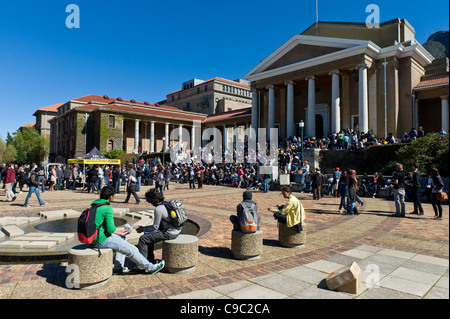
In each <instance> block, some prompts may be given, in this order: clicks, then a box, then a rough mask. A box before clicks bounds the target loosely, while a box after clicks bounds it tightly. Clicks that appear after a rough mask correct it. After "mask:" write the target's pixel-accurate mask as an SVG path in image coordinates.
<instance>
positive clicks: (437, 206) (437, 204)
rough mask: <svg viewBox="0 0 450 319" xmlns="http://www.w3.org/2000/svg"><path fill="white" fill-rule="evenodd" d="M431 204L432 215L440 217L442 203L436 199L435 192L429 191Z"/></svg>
mask: <svg viewBox="0 0 450 319" xmlns="http://www.w3.org/2000/svg"><path fill="white" fill-rule="evenodd" d="M431 206H433V210H434V216H436V217H442V205H441V202H440V201H438V200H437V193H431Z"/></svg>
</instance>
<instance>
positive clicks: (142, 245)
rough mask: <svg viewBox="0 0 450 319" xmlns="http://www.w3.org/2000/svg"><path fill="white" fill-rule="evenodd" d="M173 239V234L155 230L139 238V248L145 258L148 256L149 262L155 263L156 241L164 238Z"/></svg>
mask: <svg viewBox="0 0 450 319" xmlns="http://www.w3.org/2000/svg"><path fill="white" fill-rule="evenodd" d="M168 239H173V238H171V236H170V235H169V234H168V233H166V232H162V231H155V232H151V233H144V234H143V235H142V236H141V237H140V238H139V243H138V249H139V252H140V253H141V254H142V256H143V257H144V258H146V259H147V260H148V261H149V262H151V263H155V255H154V253H153V250H154V247H155V244H156V243H159V242H160V241H163V240H168Z"/></svg>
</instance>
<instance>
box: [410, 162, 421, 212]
mask: <svg viewBox="0 0 450 319" xmlns="http://www.w3.org/2000/svg"><path fill="white" fill-rule="evenodd" d="M413 169H414V172H413V173H412V176H411V186H412V190H411V197H412V200H413V202H414V211H413V212H412V213H411V214H417V215H423V208H422V203H421V202H420V171H419V164H417V163H413Z"/></svg>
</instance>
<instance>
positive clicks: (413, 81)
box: [245, 19, 448, 138]
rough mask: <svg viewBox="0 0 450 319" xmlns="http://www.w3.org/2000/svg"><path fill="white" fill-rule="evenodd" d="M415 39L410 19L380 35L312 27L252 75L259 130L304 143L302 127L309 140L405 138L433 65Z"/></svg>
mask: <svg viewBox="0 0 450 319" xmlns="http://www.w3.org/2000/svg"><path fill="white" fill-rule="evenodd" d="M414 34H415V31H414V28H413V27H412V26H411V25H410V24H409V23H408V22H407V21H406V20H404V19H394V20H390V21H386V22H384V23H381V24H380V27H379V28H373V29H370V28H367V27H366V25H365V23H344V22H318V23H317V24H313V25H312V26H311V27H309V28H308V29H306V30H305V31H304V32H302V33H301V34H296V35H294V36H293V37H291V38H290V39H289V40H288V41H286V42H285V43H284V44H283V45H282V46H280V47H279V48H278V49H276V50H275V51H274V52H273V53H272V54H270V55H269V56H268V57H266V58H265V59H264V60H262V61H261V62H260V63H258V64H257V65H256V66H255V67H254V68H253V69H251V70H250V71H249V72H248V73H247V74H246V75H245V78H246V79H248V80H249V81H250V82H251V88H252V93H253V98H252V112H251V114H252V116H251V122H252V126H253V127H266V128H271V127H277V128H278V129H279V135H280V136H281V137H289V136H294V135H296V136H298V135H299V129H298V124H299V122H300V121H303V122H304V123H305V136H308V137H317V138H321V137H324V136H327V135H328V134H329V133H330V132H337V131H340V130H342V129H346V128H358V129H359V130H360V131H361V132H372V133H373V134H374V135H376V136H380V137H381V136H386V135H387V134H389V133H393V134H394V136H397V137H400V136H402V135H403V133H404V132H405V131H406V132H409V131H410V130H411V127H412V126H414V124H415V121H416V120H415V119H417V118H418V115H417V109H416V108H415V102H414V101H413V89H414V87H415V86H416V85H417V84H419V82H420V81H421V78H422V77H423V76H424V75H425V67H426V66H427V65H429V64H430V63H431V62H432V61H433V60H434V58H433V56H432V55H431V54H430V53H429V52H428V51H427V50H426V49H425V48H424V47H423V46H422V45H421V44H420V43H418V42H417V41H416V40H415V38H414ZM447 105H448V104H447ZM447 109H448V106H447ZM447 112H448V110H447ZM437 115H439V116H440V115H441V114H437ZM447 117H448V113H447ZM439 121H440V119H439Z"/></svg>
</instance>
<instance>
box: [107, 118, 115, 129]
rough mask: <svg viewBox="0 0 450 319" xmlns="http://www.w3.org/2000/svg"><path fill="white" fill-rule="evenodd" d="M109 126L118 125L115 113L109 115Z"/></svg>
mask: <svg viewBox="0 0 450 319" xmlns="http://www.w3.org/2000/svg"><path fill="white" fill-rule="evenodd" d="M108 126H109V128H115V127H116V117H115V116H114V115H110V116H109V124H108Z"/></svg>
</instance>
